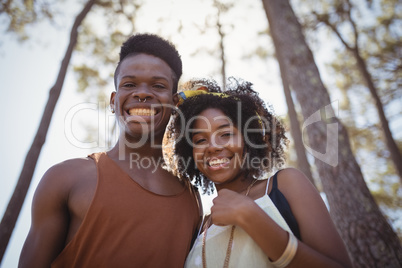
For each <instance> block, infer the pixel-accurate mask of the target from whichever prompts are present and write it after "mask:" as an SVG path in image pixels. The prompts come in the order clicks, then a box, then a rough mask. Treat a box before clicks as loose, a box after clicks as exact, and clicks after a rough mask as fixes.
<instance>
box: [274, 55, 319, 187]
mask: <svg viewBox="0 0 402 268" xmlns="http://www.w3.org/2000/svg"><path fill="white" fill-rule="evenodd" d="M277 57H279V55H277ZM282 67H283V66H282V65H279V68H280V71H281V77H282V84H283V91H284V92H285V99H286V105H287V106H288V114H289V120H290V133H291V134H292V138H293V141H294V143H295V151H296V156H297V167H298V168H299V169H300V170H301V171H302V172H303V173H304V174H305V175H306V176H307V178H309V180H310V181H311V183H312V184H313V185H314V186H315V187H317V186H316V185H315V182H314V179H313V175H312V174H311V169H310V163H309V162H308V160H307V156H306V150H305V149H304V141H303V135H302V132H301V130H300V122H299V120H298V119H297V112H296V109H295V105H294V102H293V99H292V93H291V92H290V88H289V83H288V82H287V80H286V74H285V70H283V69H282Z"/></svg>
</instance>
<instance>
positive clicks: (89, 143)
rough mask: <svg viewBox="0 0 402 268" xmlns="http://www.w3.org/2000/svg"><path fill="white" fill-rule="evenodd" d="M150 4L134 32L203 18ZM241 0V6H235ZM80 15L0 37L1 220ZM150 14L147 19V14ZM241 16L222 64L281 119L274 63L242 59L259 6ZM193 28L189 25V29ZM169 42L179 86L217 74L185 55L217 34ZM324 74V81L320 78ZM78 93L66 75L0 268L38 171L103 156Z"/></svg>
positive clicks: (197, 9) (89, 108)
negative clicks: (161, 19)
mask: <svg viewBox="0 0 402 268" xmlns="http://www.w3.org/2000/svg"><path fill="white" fill-rule="evenodd" d="M152 1H153V2H158V9H157V10H154V9H153V7H152V6H153V5H152V4H151V5H150V6H148V7H147V8H144V9H143V10H142V11H141V12H140V14H139V15H138V16H139V18H141V19H140V20H139V21H138V24H137V27H138V30H139V31H147V32H156V31H157V29H158V28H160V25H158V24H157V21H155V18H157V17H158V14H159V13H160V14H163V15H165V16H166V17H172V18H178V19H179V18H180V19H182V20H189V21H194V20H195V21H197V20H198V21H201V20H204V19H205V14H206V13H204V11H205V10H204V9H205V6H204V5H205V4H204V1H194V2H191V1H186V0H172V1H160V0H152ZM190 2H191V4H190ZM247 2H248V1H241V2H239V4H245V3H247ZM163 4H165V5H166V6H163ZM257 7H258V5H257ZM79 9H80V6H77V5H74V2H71V1H69V4H68V5H66V7H65V8H64V9H63V15H62V17H61V18H60V19H59V23H58V26H54V25H53V26H52V25H49V24H46V23H43V24H40V25H38V26H37V27H34V28H30V29H29V34H30V36H32V38H31V39H30V40H29V41H28V42H26V43H23V44H21V43H18V42H17V41H16V40H15V38H13V37H12V36H10V35H4V34H3V35H2V37H1V39H0V92H1V95H2V97H3V100H4V103H3V108H5V109H4V112H5V113H4V115H3V116H1V117H0V124H1V126H2V129H3V131H1V132H0V143H1V148H2V151H3V154H2V155H3V156H2V158H1V161H0V169H1V170H3V174H2V176H1V177H0V215H3V213H4V211H5V208H6V206H7V203H8V201H9V199H10V197H11V194H12V192H13V191H14V187H15V185H16V182H17V179H18V176H19V174H20V172H21V168H22V166H23V161H24V158H25V155H26V153H27V152H28V150H29V147H30V146H31V143H32V141H33V138H34V135H35V133H36V131H37V128H38V126H39V122H40V119H41V116H42V113H43V109H44V106H45V104H46V101H47V98H48V93H49V89H50V88H51V86H52V85H53V84H54V82H55V79H56V75H57V73H58V70H59V67H60V64H61V60H62V58H63V56H64V53H65V50H66V47H67V44H68V36H69V31H70V27H71V25H72V20H73V18H74V15H75V14H76V13H77V12H78V11H79ZM240 10H241V9H240ZM158 12H159V13H158ZM205 12H206V11H205ZM148 14H152V16H149V15H148ZM241 15H242V14H233V16H234V17H235V20H242V19H243V17H242V16H241ZM247 18H249V20H245V21H244V22H242V23H238V24H237V27H235V28H233V29H229V31H234V32H232V35H231V36H230V37H228V38H227V40H226V46H227V47H226V48H227V56H228V58H230V59H231V60H230V61H229V62H228V68H227V73H228V74H229V75H233V76H236V77H241V78H243V79H245V80H248V81H251V82H253V83H254V85H255V89H256V90H257V91H259V92H260V94H261V96H262V97H263V99H264V100H266V101H268V102H269V103H270V104H272V105H273V107H274V109H275V111H276V113H277V114H278V115H281V116H283V115H285V114H286V106H285V101H284V97H283V93H282V89H281V84H280V76H279V74H278V69H277V66H276V63H275V62H273V61H272V62H266V63H261V62H259V61H256V60H250V61H245V60H244V59H242V57H241V55H244V54H245V53H246V52H248V51H247V48H248V46H247V45H248V43H249V42H253V41H254V39H253V36H252V31H250V28H252V27H254V28H253V29H256V31H257V30H259V31H263V30H264V29H265V28H266V27H267V19H266V16H265V13H264V11H263V10H262V6H260V8H256V9H254V11H253V14H248V15H247ZM250 18H252V20H250ZM173 23H177V22H173ZM191 23H192V22H189V23H188V25H191ZM165 28H166V32H169V30H172V29H174V27H173V26H171V27H169V25H168V24H167V25H165ZM167 34H168V33H167ZM169 34H170V33H169ZM172 36H173V38H174V40H172V41H173V43H175V44H176V45H177V47H178V50H179V51H180V53H181V55H182V60H183V66H184V70H183V71H184V72H183V77H182V81H183V80H184V81H185V80H186V79H189V78H191V77H205V76H207V77H209V76H211V70H213V69H217V68H219V67H218V66H215V65H214V63H215V61H213V60H212V61H211V59H209V57H205V56H203V55H198V56H194V55H191V53H192V52H194V50H193V48H194V47H196V46H197V45H199V43H204V44H205V45H206V46H208V45H209V46H210V47H214V46H215V45H216V42H217V40H216V36H213V35H211V36H208V38H205V36H204V37H201V36H200V35H199V34H198V33H197V32H196V31H195V30H194V29H191V27H188V28H187V30H185V32H184V34H183V35H181V36H174V35H172ZM268 40H269V39H268V37H267V39H266V41H267V46H269V45H270V43H268ZM327 48H328V47H327ZM106 53H107V52H106ZM317 53H319V54H317V55H318V56H317V58H320V59H322V57H320V55H325V54H328V53H327V52H326V51H325V50H322V51H317ZM234 55H235V56H234ZM318 64H319V65H321V66H323V61H322V60H321V61H318ZM100 68H101V67H100ZM267 74H268V75H267ZM322 76H323V78H324V79H325V74H322ZM216 79H217V80H218V79H219V78H216ZM76 89H77V85H76V82H75V76H74V74H73V73H72V71H71V69H70V70H69V71H68V73H67V77H66V81H65V84H64V87H63V90H62V93H61V96H60V98H59V101H58V103H57V106H56V110H55V113H54V115H53V119H52V122H51V125H50V129H49V132H48V135H47V140H46V143H45V145H44V147H43V149H42V152H41V154H40V158H39V161H38V164H37V167H36V170H35V173H34V176H33V180H32V183H31V186H30V189H29V191H28V194H27V197H26V201H25V203H24V206H23V208H22V211H21V214H20V217H19V219H18V222H17V225H16V228H15V230H14V233H13V235H12V237H11V240H10V243H9V246H8V249H7V251H6V255H5V257H4V259H3V262H2V264H1V267H2V268H11V267H16V266H17V263H18V258H19V254H20V251H21V248H22V245H23V242H24V240H25V238H26V235H27V233H28V230H29V226H30V207H31V200H32V196H33V193H34V190H35V188H36V186H37V184H38V182H39V180H40V178H41V177H42V176H43V174H44V172H45V171H46V170H47V169H48V168H49V167H51V166H52V165H54V164H57V163H59V162H61V161H64V160H67V159H69V158H76V157H85V156H86V155H88V154H89V153H91V152H94V151H104V150H107V148H106V147H104V146H102V145H104V141H103V140H96V139H95V140H85V137H86V132H85V131H84V130H83V129H84V127H85V125H86V124H87V123H88V122H98V123H99V125H100V126H101V127H100V128H99V129H102V126H103V125H102V124H105V123H104V122H103V121H102V120H103V119H102V118H104V116H105V115H104V114H102V112H99V110H98V109H97V105H99V104H98V103H88V102H85V101H84V96H83V95H82V94H79V93H77V92H76ZM112 90H113V88H110V92H112ZM108 116H110V114H106V117H108ZM99 118H101V119H102V120H99ZM99 131H100V132H101V135H100V136H103V135H102V134H103V133H102V130H99Z"/></svg>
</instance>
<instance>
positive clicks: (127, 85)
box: [123, 83, 135, 87]
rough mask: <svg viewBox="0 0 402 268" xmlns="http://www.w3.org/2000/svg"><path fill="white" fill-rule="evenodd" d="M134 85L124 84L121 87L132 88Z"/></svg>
mask: <svg viewBox="0 0 402 268" xmlns="http://www.w3.org/2000/svg"><path fill="white" fill-rule="evenodd" d="M134 86H135V85H134V84H133V83H125V84H123V87H134Z"/></svg>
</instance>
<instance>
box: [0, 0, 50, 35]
mask: <svg viewBox="0 0 402 268" xmlns="http://www.w3.org/2000/svg"><path fill="white" fill-rule="evenodd" d="M55 13H56V12H55V10H54V9H53V4H50V3H48V2H47V1H34V0H24V1H18V0H14V1H13V0H1V1H0V20H1V21H2V24H3V25H4V26H5V29H4V30H5V31H6V32H7V33H13V34H15V35H16V36H17V37H18V40H19V41H25V40H27V39H28V38H29V34H28V30H27V29H28V26H29V25H32V24H35V23H38V22H40V21H42V20H50V21H52V20H53V17H54V16H55ZM2 30H3V29H2Z"/></svg>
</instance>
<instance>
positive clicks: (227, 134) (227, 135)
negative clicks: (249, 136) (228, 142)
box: [222, 132, 233, 137]
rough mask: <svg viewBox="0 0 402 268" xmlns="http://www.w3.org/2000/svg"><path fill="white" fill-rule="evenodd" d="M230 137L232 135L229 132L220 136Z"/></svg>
mask: <svg viewBox="0 0 402 268" xmlns="http://www.w3.org/2000/svg"><path fill="white" fill-rule="evenodd" d="M231 136H233V133H230V132H227V133H223V134H222V137H231Z"/></svg>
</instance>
